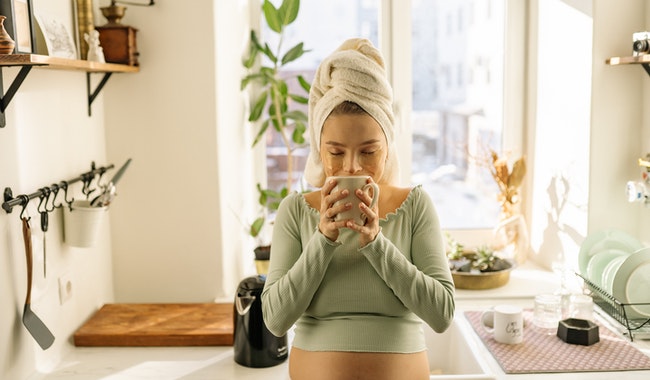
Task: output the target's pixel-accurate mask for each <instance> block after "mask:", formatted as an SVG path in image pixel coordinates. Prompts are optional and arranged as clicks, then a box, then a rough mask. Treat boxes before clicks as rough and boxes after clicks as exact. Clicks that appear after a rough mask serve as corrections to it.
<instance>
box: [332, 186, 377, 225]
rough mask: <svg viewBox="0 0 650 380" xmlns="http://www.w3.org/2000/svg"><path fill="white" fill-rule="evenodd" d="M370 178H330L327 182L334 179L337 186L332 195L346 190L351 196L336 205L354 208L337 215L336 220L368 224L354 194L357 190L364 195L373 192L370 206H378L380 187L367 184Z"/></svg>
mask: <svg viewBox="0 0 650 380" xmlns="http://www.w3.org/2000/svg"><path fill="white" fill-rule="evenodd" d="M368 178H370V176H367V175H366V176H336V177H329V178H328V179H327V180H328V181H329V180H331V179H334V180H336V186H335V187H334V189H332V193H334V192H336V191H342V190H344V189H347V190H348V192H349V195H348V196H347V197H345V198H343V199H341V200H340V201H338V202H336V203H335V204H340V203H352V206H353V207H352V208H351V209H350V210H347V211H344V212H341V213H339V214H337V215H336V220H347V219H352V220H354V222H355V223H356V224H358V225H360V226H362V225H363V224H364V223H365V222H366V215H365V214H363V213H362V212H361V211H360V210H359V207H358V205H359V202H360V200H359V198H358V197H357V196H356V194H355V193H354V192H355V191H356V190H357V189H361V190H362V191H363V192H364V193H365V192H369V191H372V194H371V195H372V202H371V204H370V208H373V207H374V206H375V204H377V200H378V199H379V186H378V185H377V184H376V183H374V182H371V183H367V181H368Z"/></svg>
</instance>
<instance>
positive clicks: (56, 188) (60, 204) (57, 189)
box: [50, 183, 63, 211]
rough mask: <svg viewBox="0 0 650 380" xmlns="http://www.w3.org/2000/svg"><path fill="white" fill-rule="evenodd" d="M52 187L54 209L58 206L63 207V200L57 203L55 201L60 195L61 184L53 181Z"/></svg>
mask: <svg viewBox="0 0 650 380" xmlns="http://www.w3.org/2000/svg"><path fill="white" fill-rule="evenodd" d="M50 189H52V192H53V193H54V196H53V197H52V211H54V209H57V208H61V207H63V202H59V204H58V205H57V204H55V203H54V201H56V197H57V196H58V195H59V190H61V186H59V185H58V184H56V183H53V184H52V186H50Z"/></svg>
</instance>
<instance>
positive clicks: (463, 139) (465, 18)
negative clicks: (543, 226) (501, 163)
mask: <svg viewBox="0 0 650 380" xmlns="http://www.w3.org/2000/svg"><path fill="white" fill-rule="evenodd" d="M504 2H505V0H413V3H412V4H413V9H412V14H411V18H412V38H413V40H412V47H413V54H412V58H413V110H412V114H411V120H412V128H413V176H412V182H413V183H421V184H423V186H424V188H425V189H426V190H427V191H428V192H429V194H431V196H432V198H433V200H434V202H435V204H436V207H437V210H438V213H439V216H440V220H441V223H442V225H443V228H445V229H480V228H492V227H493V226H494V225H495V221H496V220H497V218H498V213H499V204H498V201H497V199H496V194H497V188H496V185H495V183H494V180H493V179H492V177H491V175H490V173H489V171H488V169H487V168H486V167H484V166H483V165H477V164H476V162H477V161H476V160H474V159H473V158H477V157H478V158H480V157H485V155H486V154H487V153H488V152H489V149H493V150H495V151H496V152H498V153H499V154H500V153H501V135H502V125H503V62H504V56H503V41H504V31H505V27H504V23H505V19H504Z"/></svg>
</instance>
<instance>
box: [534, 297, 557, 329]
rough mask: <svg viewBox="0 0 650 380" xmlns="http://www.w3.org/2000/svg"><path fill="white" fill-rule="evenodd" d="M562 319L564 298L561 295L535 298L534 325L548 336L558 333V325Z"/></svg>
mask: <svg viewBox="0 0 650 380" xmlns="http://www.w3.org/2000/svg"><path fill="white" fill-rule="evenodd" d="M561 319H562V297H561V296H560V295H559V294H538V295H536V296H535V308H534V309H533V324H534V325H535V326H537V327H538V328H540V329H541V330H542V331H544V332H545V333H546V334H548V335H554V334H555V333H557V324H558V322H560V320H561Z"/></svg>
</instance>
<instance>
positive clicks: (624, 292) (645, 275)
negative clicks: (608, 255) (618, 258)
mask: <svg viewBox="0 0 650 380" xmlns="http://www.w3.org/2000/svg"><path fill="white" fill-rule="evenodd" d="M649 288H650V247H647V248H644V249H641V250H639V251H637V252H634V253H633V254H631V255H630V256H628V257H627V258H626V259H625V261H623V263H622V264H621V266H620V267H619V268H618V270H617V271H616V274H615V275H614V280H613V281H612V290H611V291H612V295H613V296H614V298H616V299H617V300H619V301H620V302H622V303H630V304H632V305H630V308H629V309H628V310H629V315H628V317H631V318H648V317H650V294H648V289H649ZM635 304H639V305H635ZM640 304H645V305H640Z"/></svg>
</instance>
